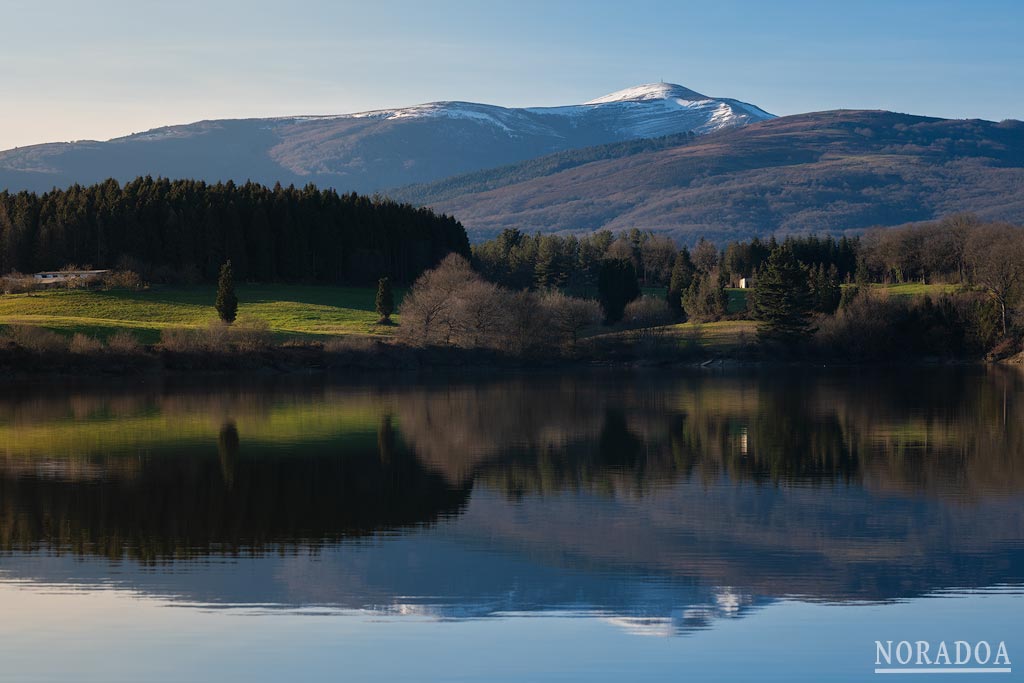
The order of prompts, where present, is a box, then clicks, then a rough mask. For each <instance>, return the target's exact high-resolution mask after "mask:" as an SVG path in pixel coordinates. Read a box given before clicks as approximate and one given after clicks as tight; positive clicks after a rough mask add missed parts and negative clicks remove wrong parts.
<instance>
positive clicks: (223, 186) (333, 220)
mask: <svg viewBox="0 0 1024 683" xmlns="http://www.w3.org/2000/svg"><path fill="white" fill-rule="evenodd" d="M453 251H454V252H456V253H459V254H464V255H467V256H468V255H469V242H468V240H467V238H466V232H465V230H464V229H463V228H462V226H461V225H460V224H459V223H458V221H456V220H455V219H454V218H451V217H449V216H445V215H437V214H435V213H433V212H432V211H430V210H428V209H421V208H415V207H412V206H410V205H408V204H400V203H397V202H393V201H391V200H387V199H381V198H377V197H373V198H370V197H365V196H361V195H357V194H355V193H353V194H344V195H340V194H338V193H336V192H334V191H333V190H320V189H318V188H316V187H315V186H313V185H307V186H305V187H303V188H296V187H291V186H290V187H281V186H280V185H277V186H275V187H273V188H268V187H265V186H263V185H260V184H257V183H245V184H244V185H236V184H234V183H232V182H227V183H217V184H215V185H211V184H208V183H206V182H203V181H197V180H168V179H166V178H155V179H154V178H151V177H145V178H138V179H136V180H133V181H131V182H128V183H126V184H125V185H123V186H122V185H120V184H119V183H118V182H117V181H115V180H107V181H105V182H103V183H99V184H97V185H91V186H88V187H83V186H80V185H73V186H71V187H70V188H68V189H66V190H57V189H55V190H53V191H51V192H46V193H43V194H35V193H30V192H19V193H9V192H6V191H5V192H0V273H9V272H12V271H17V272H26V273H27V272H35V271H40V270H56V269H59V268H62V267H65V266H67V265H69V264H75V265H78V266H82V267H84V266H86V265H88V266H91V267H93V268H121V269H129V270H134V271H138V272H140V273H142V274H143V276H144V277H146V278H147V279H150V280H152V281H163V282H190V281H212V280H214V279H215V278H216V277H217V273H218V269H219V268H220V266H221V264H222V263H224V262H225V261H227V260H230V261H231V263H232V264H233V267H234V272H235V277H236V278H237V279H239V280H258V281H261V282H273V281H302V282H316V283H367V282H376V280H377V278H380V277H383V276H387V277H390V278H392V279H393V280H395V281H397V282H410V281H412V280H413V279H415V278H416V277H417V276H418V275H419V274H420V273H421V272H422V271H423V270H425V269H427V268H430V267H432V266H433V265H434V264H436V263H437V262H438V261H439V260H440V259H441V258H442V257H443V256H444V255H446V254H448V253H450V252H453Z"/></svg>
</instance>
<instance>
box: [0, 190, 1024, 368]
mask: <svg viewBox="0 0 1024 683" xmlns="http://www.w3.org/2000/svg"><path fill="white" fill-rule="evenodd" d="M186 224H187V227H185V226H186ZM298 224H301V225H302V226H303V227H302V228H296V225H298ZM197 226H199V227H197ZM284 242H287V243H288V244H283V243H284ZM89 253H93V254H94V255H95V256H97V257H99V258H100V260H99V261H98V263H99V265H101V266H104V268H103V269H100V270H97V271H92V270H89V271H79V270H78V269H77V268H76V267H74V266H66V265H65V266H63V270H62V271H55V272H57V273H58V275H59V277H56V278H55V279H53V280H49V281H47V280H40V279H39V278H38V277H33V276H31V275H29V276H25V275H20V274H19V272H23V271H18V270H15V269H13V268H11V264H23V265H30V266H32V267H41V266H44V265H45V266H46V267H58V266H57V264H60V263H65V264H66V263H71V262H72V261H71V260H70V259H72V258H75V259H77V261H75V262H79V263H80V262H82V257H83V256H85V255H88V254H89ZM236 258H237V259H239V260H237V261H236ZM261 259H262V260H261ZM295 259H298V260H297V261H296V260H295ZM302 263H305V267H304V268H303V266H302V265H301V264H302ZM0 264H3V265H4V266H5V268H6V270H4V271H0V272H8V275H7V276H4V277H3V278H0V285H2V290H3V292H4V295H3V296H0V368H4V369H5V370H4V371H5V372H8V373H12V372H13V373H17V372H29V373H31V372H38V371H39V370H41V369H48V370H50V371H54V372H69V373H77V372H84V371H87V370H88V369H90V368H91V369H93V370H96V371H99V372H115V373H116V372H121V371H125V369H126V368H127V369H129V370H130V371H135V370H138V369H140V368H149V369H154V370H158V371H162V370H191V369H239V368H245V369H254V368H263V367H266V368H271V369H278V370H295V369H319V368H332V367H365V368H371V369H372V368H378V367H394V368H409V367H430V366H431V365H433V364H438V365H441V366H445V365H449V364H451V365H468V366H472V365H486V366H491V365H496V364H497V365H502V364H507V365H512V366H516V365H524V364H526V365H538V364H539V365H553V364H566V363H574V362H575V363H595V362H597V363H633V362H643V363H651V362H653V363H662V364H673V363H678V364H691V363H704V362H707V361H709V360H729V361H737V362H749V363H761V362H779V361H782V362H794V361H796V362H805V361H813V362H844V363H846V362H850V363H861V362H872V363H877V362H883V363H884V362H899V363H904V362H919V361H928V362H935V361H974V360H982V359H988V360H1001V359H1007V358H1014V357H1018V358H1019V356H1020V354H1021V350H1022V349H1021V340H1022V336H1024V315H1022V309H1024V305H1022V304H1024V230H1022V229H1021V228H1020V227H1017V226H1012V225H1007V224H1001V223H986V222H983V221H981V220H979V219H977V218H975V217H973V216H969V215H955V216H951V217H949V218H947V219H944V220H942V221H938V222H934V223H927V224H916V225H911V226H906V227H903V228H887V229H878V230H869V231H867V232H866V233H865V234H863V235H862V236H859V237H848V236H844V237H841V238H838V239H837V238H834V237H831V236H817V235H803V236H788V237H785V238H783V239H776V238H775V237H772V238H770V239H767V240H763V239H759V238H755V239H753V240H750V241H746V242H732V243H729V244H727V245H724V246H720V245H715V244H712V243H711V242H708V241H706V240H703V239H702V240H700V241H699V242H697V243H696V244H694V245H692V246H688V247H679V246H678V245H677V244H675V243H674V242H673V241H672V240H671V239H669V238H667V237H665V236H663V235H657V234H655V233H652V232H645V231H641V230H630V231H626V232H622V233H618V234H614V233H611V232H608V231H599V232H596V233H592V234H588V235H581V236H576V235H569V236H562V235H540V234H537V235H533V236H530V235H527V234H525V233H523V232H521V231H518V230H506V231H504V232H502V233H501V234H500V235H499V236H498V237H497V238H495V239H494V240H491V241H489V242H484V243H481V244H477V245H474V246H473V247H472V248H470V247H469V244H468V241H467V240H466V237H465V231H464V230H463V229H462V226H461V225H459V224H458V223H457V222H456V221H454V219H450V218H448V217H446V216H437V215H434V214H432V213H430V212H429V211H424V210H421V209H414V208H412V207H409V206H404V205H398V204H394V203H392V202H388V201H387V200H383V199H378V198H374V199H368V198H365V197H359V196H357V195H337V194H335V193H333V192H331V191H320V190H317V189H316V188H313V187H307V188H303V189H302V190H297V189H295V188H291V187H290V188H287V189H285V188H281V187H279V186H278V187H275V188H273V189H268V188H265V187H262V186H259V185H254V184H251V183H247V184H245V185H241V186H236V185H233V184H231V183H227V184H218V185H207V184H205V183H200V182H192V181H167V180H162V179H158V180H153V179H150V178H143V179H139V180H137V181H133V182H131V183H128V184H126V185H125V186H123V187H122V186H120V185H118V184H117V183H114V182H113V181H110V182H108V183H104V184H100V185H96V186H92V187H89V188H80V187H77V186H76V187H72V188H70V189H68V190H67V191H54V192H53V193H46V194H44V195H41V196H37V195H31V194H29V193H19V194H17V195H11V194H8V193H0ZM92 265H96V263H93V264H92ZM81 272H89V273H97V274H96V275H90V276H89V277H88V278H86V277H80V276H77V275H75V274H76V273H81ZM218 277H219V279H220V286H219V288H218V290H217V291H216V292H215V291H214V289H213V288H212V283H213V282H214V281H215V280H217V279H218ZM183 283H193V284H183ZM196 283H198V284H196ZM258 283H260V284H258ZM300 283H302V284H300ZM330 283H339V284H340V285H341V286H339V285H338V284H330ZM371 283H376V284H377V288H376V290H374V289H373V288H371V287H370V286H369V285H371ZM236 318H237V319H236ZM339 335H341V336H339Z"/></svg>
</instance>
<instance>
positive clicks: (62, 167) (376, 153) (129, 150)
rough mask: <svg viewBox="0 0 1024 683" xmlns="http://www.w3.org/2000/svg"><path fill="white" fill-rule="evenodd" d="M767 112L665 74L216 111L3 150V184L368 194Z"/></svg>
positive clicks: (724, 124)
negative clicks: (192, 181) (544, 88)
mask: <svg viewBox="0 0 1024 683" xmlns="http://www.w3.org/2000/svg"><path fill="white" fill-rule="evenodd" d="M630 93H632V95H631V94H630ZM687 98H696V99H687ZM771 117H772V115H771V114H769V113H767V112H765V111H763V110H761V109H759V108H758V107H756V106H754V105H751V104H748V103H744V102H740V101H739V100H733V99H729V98H707V97H705V96H703V95H700V93H696V92H695V91H692V90H689V89H688V88H684V87H683V86H679V85H675V84H669V83H660V84H645V85H641V86H635V87H634V88H628V89H626V90H624V91H618V92H616V93H611V94H609V95H606V96H604V97H601V98H597V100H592V101H591V102H589V103H583V104H575V105H565V106H560V107H523V108H511V107H500V106H497V105H490V104H481V103H473V102H462V101H444V102H430V103H425V104H419V105H414V106H411V107H401V108H391V109H378V110H371V111H365V112H355V113H350V114H337V115H303V116H285V117H273V118H253V119H211V120H204V121H197V122H194V123H190V124H177V125H169V126H162V127H159V128H154V129H152V130H148V131H144V132H141V133H134V134H132V135H128V136H122V137H118V138H113V139H111V140H107V141H102V142H101V141H92V140H87V141H78V142H63V143H46V144H42V145H32V146H29V147H20V148H15V149H11V150H6V151H2V152H0V188H8V189H11V190H20V189H30V190H41V191H45V190H47V189H50V188H51V187H53V186H57V185H70V184H73V183H79V184H86V183H92V182H99V181H102V180H105V179H106V178H108V177H113V178H116V179H118V180H122V181H124V180H128V179H130V178H133V177H137V176H143V175H153V176H156V175H161V176H166V177H191V178H197V179H203V180H208V181H218V180H234V181H236V182H241V181H245V180H254V181H258V182H262V183H264V184H269V185H272V184H273V183H275V182H282V183H285V184H288V183H294V184H305V183H308V182H313V183H316V184H318V185H321V186H324V187H333V188H335V189H338V190H340V191H349V190H356V191H360V192H370V191H376V190H381V189H384V188H387V187H394V186H397V185H404V184H410V183H416V182H429V181H432V180H437V179H440V178H444V177H447V176H450V175H454V174H457V173H466V172H470V171H474V170H479V169H483V168H491V167H495V166H500V165H504V164H508V163H514V162H516V161H521V160H523V159H529V158H534V157H536V156H541V155H544V154H548V153H552V152H557V151H563V150H569V149H578V148H583V147H590V146H593V145H598V144H605V143H611V142H622V141H628V140H633V139H637V138H645V137H657V136H661V135H666V134H675V133H684V132H691V131H692V132H694V133H696V134H705V133H709V132H714V131H718V130H723V129H726V128H731V127H738V126H743V125H747V124H749V123H751V122H754V121H759V120H766V119H769V118H771Z"/></svg>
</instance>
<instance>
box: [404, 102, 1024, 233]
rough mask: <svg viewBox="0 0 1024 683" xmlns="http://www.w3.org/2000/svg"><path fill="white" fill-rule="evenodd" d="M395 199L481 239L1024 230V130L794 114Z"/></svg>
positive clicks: (448, 182)
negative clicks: (924, 227) (977, 224)
mask: <svg viewBox="0 0 1024 683" xmlns="http://www.w3.org/2000/svg"><path fill="white" fill-rule="evenodd" d="M616 149H618V150H619V151H622V153H621V154H616V153H614V152H615V151H616ZM574 159H575V161H578V163H575V162H574ZM392 196H394V197H396V198H398V199H401V200H403V201H410V202H413V203H421V204H425V205H428V206H431V207H432V208H434V209H436V210H439V211H444V212H448V213H453V214H454V215H457V216H458V217H459V220H460V221H461V222H462V223H463V225H465V226H466V229H467V231H468V232H469V234H470V237H471V239H474V240H480V239H486V238H488V237H492V236H494V235H495V234H497V233H498V232H500V231H501V230H502V229H505V228H511V227H515V228H519V229H522V230H525V231H529V232H533V231H539V232H586V231H592V230H598V229H611V230H621V229H628V228H632V227H639V228H642V229H650V230H654V231H660V232H665V233H668V234H670V235H672V236H673V237H675V238H677V239H678V240H680V241H682V242H693V241H695V240H696V239H697V238H698V237H700V236H706V237H708V238H712V239H717V240H729V239H745V238H749V237H753V236H755V235H762V236H763V235H767V234H770V233H775V232H778V233H780V234H781V233H790V232H792V233H800V232H804V233H806V232H841V231H845V230H859V229H864V228H867V227H872V226H886V225H900V224H903V223H908V222H915V221H923V220H932V219H934V218H938V217H940V216H942V215H947V214H950V213H956V212H961V211H970V212H974V213H977V214H979V215H980V216H981V217H983V218H987V219H994V220H1011V221H1018V222H1024V123H1022V122H1020V121H1013V120H1010V121H1002V122H998V123H996V122H991V121H982V120H978V119H967V120H953V119H940V118H934V117H921V116H912V115H909V114H897V113H893V112H885V111H865V110H836V111H826V112H815V113H810V114H797V115H794V116H786V117H779V118H774V119H771V120H768V121H763V122H759V123H755V124H751V125H748V126H745V127H742V128H738V129H734V130H730V131H722V132H718V133H713V134H710V135H705V136H699V137H692V138H689V137H687V138H663V139H660V140H653V141H648V144H647V146H646V148H641V147H639V146H638V147H637V149H636V150H635V151H630V150H628V149H622V148H621V147H620V148H616V146H614V145H612V146H606V147H605V148H591V149H589V150H576V151H573V152H566V153H559V154H555V155H551V156H548V157H542V158H540V159H535V160H531V161H524V162H520V163H519V164H515V165H511V166H506V167H503V168H499V169H489V170H487V171H480V172H475V173H471V174H465V175H462V176H456V177H453V178H449V179H445V180H442V181H438V182H435V183H430V184H424V185H420V186H412V187H403V188H398V189H396V190H394V191H393V192H392Z"/></svg>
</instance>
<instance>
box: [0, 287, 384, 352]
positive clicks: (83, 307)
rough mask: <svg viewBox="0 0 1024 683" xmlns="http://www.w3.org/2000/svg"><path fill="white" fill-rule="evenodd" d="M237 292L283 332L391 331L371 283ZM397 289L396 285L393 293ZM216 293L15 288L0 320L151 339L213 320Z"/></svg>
mask: <svg viewBox="0 0 1024 683" xmlns="http://www.w3.org/2000/svg"><path fill="white" fill-rule="evenodd" d="M237 291H238V298H239V300H240V302H241V304H240V306H239V311H238V313H239V316H254V317H257V318H262V319H264V320H266V321H267V322H268V323H270V328H271V330H272V331H274V332H276V333H278V334H281V335H287V336H318V335H335V334H385V333H387V332H388V331H389V330H390V328H386V327H380V326H377V325H375V324H374V323H375V322H376V320H377V315H376V314H375V313H374V311H373V309H374V296H375V290H374V289H372V288H358V287H320V286H304V285H240V286H239V287H238V288H237ZM400 294H401V293H400V292H396V299H398V298H400ZM215 298H216V291H215V288H214V287H212V286H200V287H160V286H154V287H152V288H150V289H147V290H144V291H141V292H127V291H110V292H87V291H66V290H55V291H51V292H35V293H31V294H13V295H7V296H0V325H3V324H12V323H27V324H33V325H40V326H43V327H47V328H50V329H53V330H56V331H58V332H65V333H69V334H70V333H74V332H84V333H86V334H90V335H93V336H98V337H107V336H109V335H110V334H112V333H113V332H115V331H117V330H122V329H128V330H131V331H132V332H133V333H135V335H136V336H137V337H138V338H139V339H140V340H141V341H143V342H146V343H150V342H155V341H157V340H158V339H159V338H160V331H161V330H162V329H164V328H166V327H175V326H186V327H198V326H202V325H205V324H206V323H207V322H209V321H210V320H213V319H214V318H215V317H216V313H215V311H214V309H213V301H214V299H215Z"/></svg>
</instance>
